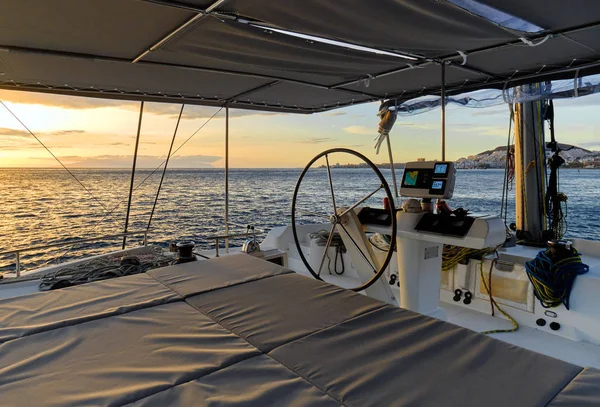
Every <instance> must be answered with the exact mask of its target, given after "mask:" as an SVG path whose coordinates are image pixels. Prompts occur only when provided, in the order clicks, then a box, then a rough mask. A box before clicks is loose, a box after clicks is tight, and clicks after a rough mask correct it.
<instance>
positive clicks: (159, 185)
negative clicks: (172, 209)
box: [146, 103, 185, 229]
mask: <svg viewBox="0 0 600 407" xmlns="http://www.w3.org/2000/svg"><path fill="white" fill-rule="evenodd" d="M184 107H185V103H184V104H182V105H181V110H180V111H179V117H178V118H177V124H176V125H175V131H174V132H173V138H172V139H171V146H170V147H169V153H168V154H167V159H166V160H165V166H164V167H163V173H162V176H161V177H160V183H159V184H158V189H157V190H156V196H155V197H154V205H152V212H150V219H148V227H146V229H150V225H151V224H152V218H153V217H154V210H155V209H156V203H157V202H158V196H159V195H160V190H161V188H162V184H163V181H164V179H165V174H166V172H167V166H168V165H169V158H170V157H171V151H172V150H173V144H174V143H175V137H176V136H177V130H178V129H179V123H180V122H181V116H182V114H183V108H184Z"/></svg>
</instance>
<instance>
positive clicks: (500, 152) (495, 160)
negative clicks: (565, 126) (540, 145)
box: [456, 143, 600, 168]
mask: <svg viewBox="0 0 600 407" xmlns="http://www.w3.org/2000/svg"><path fill="white" fill-rule="evenodd" d="M513 147H514V145H513V146H511V148H513ZM558 147H559V148H560V149H561V152H560V153H559V154H560V156H561V157H562V158H563V159H564V160H565V161H566V162H567V165H570V166H574V167H585V166H588V165H589V166H596V165H600V152H599V151H590V150H587V149H585V148H581V147H578V146H574V145H571V144H562V143H559V144H558ZM551 154H552V151H550V150H546V155H547V156H550V155H551ZM505 162H506V146H498V147H496V148H494V149H493V150H486V151H483V152H481V153H479V154H475V155H471V156H468V157H464V158H459V159H458V160H456V164H457V167H458V168H504V164H505ZM597 162H599V163H598V164H596V163H597Z"/></svg>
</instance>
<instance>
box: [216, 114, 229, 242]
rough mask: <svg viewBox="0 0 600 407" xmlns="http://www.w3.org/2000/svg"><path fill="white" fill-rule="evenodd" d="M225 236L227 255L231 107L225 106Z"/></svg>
mask: <svg viewBox="0 0 600 407" xmlns="http://www.w3.org/2000/svg"><path fill="white" fill-rule="evenodd" d="M225 235H226V236H227V238H225V253H229V106H225ZM218 251H219V241H218V240H217V253H218Z"/></svg>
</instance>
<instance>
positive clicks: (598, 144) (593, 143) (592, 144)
mask: <svg viewBox="0 0 600 407" xmlns="http://www.w3.org/2000/svg"><path fill="white" fill-rule="evenodd" d="M573 144H574V145H576V146H578V147H583V148H587V149H594V148H600V140H599V141H584V142H583V143H577V142H575V143H573Z"/></svg>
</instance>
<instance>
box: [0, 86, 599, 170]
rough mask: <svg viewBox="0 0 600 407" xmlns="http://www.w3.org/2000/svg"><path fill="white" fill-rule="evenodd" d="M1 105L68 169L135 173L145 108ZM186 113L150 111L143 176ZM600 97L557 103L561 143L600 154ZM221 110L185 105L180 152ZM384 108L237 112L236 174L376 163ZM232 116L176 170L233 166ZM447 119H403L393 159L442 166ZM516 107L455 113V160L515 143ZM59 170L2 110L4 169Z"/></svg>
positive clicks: (61, 99)
mask: <svg viewBox="0 0 600 407" xmlns="http://www.w3.org/2000/svg"><path fill="white" fill-rule="evenodd" d="M0 100H2V101H3V102H4V103H6V104H7V106H9V108H10V109H11V110H13V111H14V113H15V114H16V115H17V116H18V117H19V118H20V119H21V120H22V121H23V122H24V123H25V124H26V125H27V126H28V127H29V128H30V129H31V130H32V131H33V132H34V133H35V134H36V135H37V136H38V137H39V138H40V139H41V140H42V141H43V142H44V143H45V144H46V145H47V146H48V147H49V148H50V150H51V151H52V152H53V153H54V154H55V155H56V156H58V157H59V158H60V159H61V160H62V161H63V162H64V164H65V165H66V166H67V167H70V168H82V167H87V168H89V167H96V168H112V167H123V168H127V167H130V166H131V161H132V154H133V149H134V142H135V134H136V130H137V123H138V115H139V105H140V104H139V102H126V101H111V100H102V99H92V98H80V97H74V96H56V95H46V94H38V93H26V92H15V91H0ZM180 107H181V105H174V104H161V103H146V105H145V111H144V117H143V124H142V135H141V139H140V149H139V159H138V167H141V168H154V167H157V166H158V165H159V164H160V163H161V162H162V161H163V160H164V158H166V154H167V152H168V148H169V143H170V141H171V137H172V134H173V130H174V127H175V123H176V118H177V114H178V113H179V109H180ZM599 107H600V95H593V96H587V97H582V98H579V99H572V100H559V101H556V102H555V116H556V118H555V121H556V134H557V139H558V141H560V142H563V143H569V144H575V145H578V146H581V147H584V148H587V149H592V150H600V115H599V114H598V108H599ZM217 110H218V108H213V107H210V108H209V107H199V106H186V107H185V110H184V116H183V120H182V122H181V125H180V128H179V132H178V136H177V139H176V141H175V148H177V147H178V146H179V145H180V144H181V143H182V142H183V141H184V140H185V139H187V138H188V137H189V136H191V135H192V134H193V133H194V132H195V131H196V130H197V129H198V127H200V126H201V125H202V124H203V123H204V122H205V121H206V120H207V119H208V118H209V117H210V116H212V115H213V114H214V113H215V112H216V111H217ZM377 110H378V104H376V103H371V104H365V105H359V106H354V107H349V108H344V109H340V110H335V111H330V112H325V113H319V114H313V115H292V114H279V113H260V112H254V111H245V110H237V109H236V110H231V111H230V115H231V119H230V163H231V164H230V165H231V167H234V168H236V167H237V168H277V167H280V168H296V167H303V166H304V165H305V164H306V163H307V162H308V161H309V160H310V159H311V158H312V157H313V156H315V155H316V154H318V153H319V152H321V151H322V150H325V149H328V148H333V147H347V148H351V149H354V150H357V151H359V152H361V153H363V154H365V155H367V156H368V157H369V158H371V159H372V160H373V161H375V162H386V161H387V153H386V151H385V150H383V151H382V152H381V153H380V155H379V156H377V155H376V154H375V150H374V148H373V146H374V143H375V141H374V139H375V137H376V135H377V124H378V122H379V120H378V118H377V116H376V114H377ZM224 117H225V111H224V110H222V111H221V112H219V114H217V116H215V118H214V119H213V120H211V121H210V122H209V123H208V124H207V125H206V126H205V127H204V128H203V129H202V130H201V131H200V132H198V134H197V135H196V136H195V137H194V138H192V139H191V141H190V142H189V143H188V144H186V145H185V146H184V147H183V148H182V149H181V150H179V152H178V153H177V155H176V156H174V157H173V158H172V161H171V163H170V165H169V166H170V167H171V168H198V167H216V168H219V167H221V168H222V167H223V166H224V159H223V157H224V131H225V120H224ZM439 117H440V111H439V109H436V110H433V111H431V112H427V113H422V114H420V115H416V116H410V117H399V118H398V121H397V122H396V125H395V127H394V129H393V130H392V133H391V135H392V146H393V153H394V159H395V161H397V162H405V161H410V160H415V159H416V158H417V157H426V158H427V159H439V158H440V157H441V153H440V120H439ZM507 131H508V108H507V106H506V105H502V106H496V107H491V108H486V109H470V108H464V107H456V106H449V107H448V109H447V152H446V154H447V158H448V159H450V160H456V159H458V158H460V157H465V156H468V155H471V154H476V153H479V152H481V151H484V150H487V149H490V148H494V147H496V146H498V145H503V144H506V137H507ZM57 166H58V163H57V162H56V161H54V159H53V158H52V157H51V156H50V154H49V153H48V152H47V151H46V150H44V148H43V147H42V146H40V144H38V142H37V141H36V140H35V139H34V138H33V137H32V136H31V135H30V134H29V133H28V132H27V131H26V130H25V129H24V128H23V127H22V126H21V125H20V124H19V123H18V122H17V121H16V120H15V119H14V118H13V117H12V116H11V115H10V114H9V113H8V112H7V111H6V110H5V109H4V107H3V106H1V105H0V167H57Z"/></svg>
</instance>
